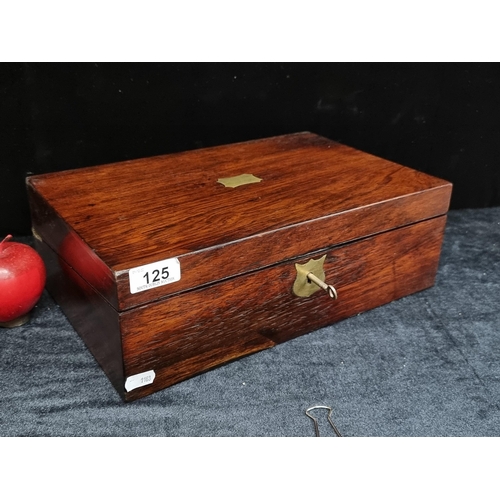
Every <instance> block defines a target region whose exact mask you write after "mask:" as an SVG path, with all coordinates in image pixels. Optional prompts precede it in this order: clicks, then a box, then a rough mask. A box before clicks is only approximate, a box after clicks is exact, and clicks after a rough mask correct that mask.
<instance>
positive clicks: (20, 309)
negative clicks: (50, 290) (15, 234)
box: [0, 235, 46, 326]
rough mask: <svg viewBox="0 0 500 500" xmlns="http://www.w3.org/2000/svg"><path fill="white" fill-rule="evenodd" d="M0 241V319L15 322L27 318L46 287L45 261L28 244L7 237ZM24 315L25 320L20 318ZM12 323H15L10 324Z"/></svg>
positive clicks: (9, 323)
mask: <svg viewBox="0 0 500 500" xmlns="http://www.w3.org/2000/svg"><path fill="white" fill-rule="evenodd" d="M11 238H12V236H11V235H8V236H7V237H6V238H5V239H4V240H3V241H2V242H1V243H0V323H5V324H4V325H3V326H16V320H20V323H17V324H22V322H26V321H27V317H26V316H27V315H28V313H29V312H30V311H31V309H33V307H34V306H35V304H36V303H37V302H38V300H39V299H40V296H41V295H42V292H43V289H44V287H45V279H46V272H45V265H44V263H43V260H42V258H41V257H40V256H39V255H38V253H37V252H36V251H35V250H33V248H31V247H30V246H28V245H24V244H23V243H15V242H11V241H9V240H10V239H11ZM24 317H26V321H23V318H24ZM11 323H14V324H11Z"/></svg>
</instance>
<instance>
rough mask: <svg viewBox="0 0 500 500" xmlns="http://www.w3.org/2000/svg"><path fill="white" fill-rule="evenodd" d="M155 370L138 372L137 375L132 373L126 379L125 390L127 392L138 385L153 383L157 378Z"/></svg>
mask: <svg viewBox="0 0 500 500" xmlns="http://www.w3.org/2000/svg"><path fill="white" fill-rule="evenodd" d="M155 376H156V374H155V371H154V370H149V371H147V372H142V373H138V374H137V375H132V376H131V377H127V380H125V390H126V391H127V392H130V391H133V390H134V389H137V388H138V387H142V386H144V385H149V384H152V383H153V380H154V379H155Z"/></svg>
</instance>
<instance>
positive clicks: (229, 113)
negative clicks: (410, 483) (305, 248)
mask: <svg viewBox="0 0 500 500" xmlns="http://www.w3.org/2000/svg"><path fill="white" fill-rule="evenodd" d="M303 130H309V131H311V132H315V133H318V134H321V135H324V136H326V137H328V138H330V139H334V140H338V141H340V142H342V143H345V144H347V145H350V146H354V147H357V148H359V149H362V150H364V151H367V152H370V153H372V154H375V155H378V156H382V157H384V158H387V159H390V160H393V161H396V162H399V163H402V164H404V165H407V166H410V167H413V168H416V169H418V170H422V171H424V172H428V173H431V174H434V175H437V176H439V177H443V178H445V179H447V180H450V181H452V182H453V183H454V193H453V197H452V208H465V207H470V208H474V207H488V206H496V205H500V174H499V163H500V154H499V150H500V141H499V139H500V65H498V64H491V63H460V64H450V63H446V64H445V63H442V64H437V63H432V64H430V63H425V64H423V63H412V64H400V63H397V64H395V63H390V64H381V63H370V64H368V63H351V64H346V63H314V64H313V63H283V64H281V63H140V64H137V63H124V64H115V63H106V64H102V63H96V64H94V63H81V64H73V63H71V64H68V63H64V64H62V63H59V64H40V63H9V64H1V65H0V134H1V142H0V172H1V188H2V189H1V194H0V236H1V235H2V234H7V233H12V234H14V235H25V234H29V232H30V216H29V210H28V204H27V199H26V194H25V187H24V178H25V176H26V175H27V174H28V173H43V172H50V171H57V170H63V169H68V168H79V167H84V166H89V165H96V164H102V163H108V162H116V161H121V160H126V159H131V158H139V157H144V156H152V155H156V154H164V153H170V152H176V151H182V150H189V149H195V148H200V147H206V146H212V145H218V144H224V143H230V142H236V141H245V140H250V139H256V138H260V137H266V136H273V135H279V134H285V133H291V132H299V131H303Z"/></svg>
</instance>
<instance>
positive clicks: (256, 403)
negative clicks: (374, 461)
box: [0, 207, 500, 436]
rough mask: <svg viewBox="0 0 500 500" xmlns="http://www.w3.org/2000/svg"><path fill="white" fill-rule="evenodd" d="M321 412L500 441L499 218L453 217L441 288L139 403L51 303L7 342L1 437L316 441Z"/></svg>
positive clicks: (358, 431) (365, 423)
mask: <svg viewBox="0 0 500 500" xmlns="http://www.w3.org/2000/svg"><path fill="white" fill-rule="evenodd" d="M290 321H293V319H292V318H290ZM315 404H322V405H328V406H331V407H332V408H333V415H332V416H333V420H334V422H335V423H336V425H337V427H338V428H339V430H340V431H341V432H342V433H343V435H345V436H498V435H499V434H500V207H497V208H488V209H476V210H459V211H451V212H450V214H449V218H448V224H447V228H446V234H445V242H444V246H443V251H442V255H441V261H440V267H439V271H438V276H437V280H436V284H435V286H434V287H433V288H430V289H428V290H425V291H423V292H420V293H418V294H415V295H412V296H409V297H405V298H403V299H401V300H399V301H396V302H393V303H391V304H388V305H385V306H383V307H380V308H378V309H375V310H372V311H368V312H366V313H364V314H361V315H358V316H355V317H353V318H350V319H348V320H345V321H342V322H339V323H337V324H334V325H332V326H329V327H327V328H323V329H321V330H318V331H316V332H313V333H311V334H309V335H305V336H303V337H300V338H298V339H295V340H292V341H290V342H287V343H284V344H281V345H279V346H277V347H274V348H273V349H269V350H267V351H264V352H260V353H257V354H254V355H252V356H249V357H247V358H244V359H241V360H239V361H235V362H233V363H230V364H228V365H225V366H223V367H220V368H217V369H214V370H212V371H210V372H208V373H205V374H203V375H200V376H197V377H194V378H192V379H190V380H188V381H185V382H182V383H180V384H178V385H176V386H173V387H171V388H167V389H165V390H163V391H161V392H159V393H156V394H154V395H151V396H148V397H147V398H144V399H142V400H139V401H136V402H133V403H127V404H125V403H122V401H121V399H120V398H119V397H118V395H117V394H116V393H115V391H114V389H113V388H112V386H111V384H110V383H109V382H108V380H107V378H106V376H105V375H104V373H103V372H102V371H101V369H100V368H99V366H98V365H97V363H96V362H95V360H94V358H93V357H92V355H91V354H90V353H89V351H88V350H87V349H86V347H85V345H84V344H83V342H82V341H81V340H80V338H79V337H78V336H77V334H76V333H75V331H74V330H73V329H72V327H71V326H70V325H69V323H68V321H67V319H66V318H65V316H64V315H63V313H62V312H61V311H60V309H59V307H58V306H57V305H55V303H54V302H53V301H52V299H51V298H50V297H49V296H48V294H47V293H46V292H45V293H44V295H43V297H42V299H41V300H40V302H39V304H38V305H37V307H36V308H35V310H34V311H33V316H32V320H31V322H30V323H29V324H27V325H25V326H23V327H19V328H13V329H0V435H2V436H314V427H313V423H312V421H311V420H310V419H308V418H307V417H306V415H305V410H306V409H307V408H308V407H309V406H312V405H315ZM317 414H318V416H319V418H320V420H319V425H320V431H321V433H322V435H324V436H333V431H332V429H331V428H329V426H328V422H327V420H326V412H321V411H319V412H318V413H317Z"/></svg>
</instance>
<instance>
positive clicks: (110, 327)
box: [35, 238, 124, 398]
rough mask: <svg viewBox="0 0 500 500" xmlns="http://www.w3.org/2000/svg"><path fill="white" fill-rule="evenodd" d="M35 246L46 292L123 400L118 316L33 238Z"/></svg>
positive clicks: (79, 277)
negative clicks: (43, 264) (43, 268)
mask: <svg viewBox="0 0 500 500" xmlns="http://www.w3.org/2000/svg"><path fill="white" fill-rule="evenodd" d="M35 246H36V249H37V251H38V252H39V253H40V255H41V256H42V258H43V260H44V262H45V265H46V268H47V285H46V286H47V290H48V291H49V293H50V294H51V295H52V297H53V298H54V300H55V301H56V302H57V303H58V304H59V306H60V307H61V309H62V311H63V312H64V314H65V315H66V317H67V318H68V320H69V322H70V323H71V325H72V326H73V328H74V329H75V330H76V331H77V332H78V334H79V335H80V337H81V338H82V339H83V341H84V342H85V344H86V345H87V347H88V349H89V350H90V352H91V353H92V354H93V356H94V358H95V359H96V360H97V362H98V363H99V365H100V366H101V368H102V369H103V370H104V372H105V374H106V375H107V377H108V378H109V380H110V381H111V383H112V385H113V386H114V388H115V389H116V390H117V391H118V393H119V394H120V396H121V397H122V398H123V397H124V389H123V387H124V378H123V360H122V346H121V336H120V326H119V318H118V313H117V312H116V311H115V310H114V309H113V308H112V307H111V306H110V305H109V303H108V302H106V301H105V300H104V299H103V298H102V296H101V295H99V294H98V293H97V292H96V291H95V289H94V288H93V287H91V286H90V285H89V284H88V283H87V282H86V281H85V280H83V279H82V278H81V276H80V275H79V274H77V273H76V272H75V271H74V270H73V269H72V268H71V267H70V266H68V265H67V264H66V262H65V261H64V260H62V259H61V258H59V257H58V256H57V255H56V254H55V253H54V252H53V250H52V249H51V248H49V247H48V246H47V245H46V244H45V243H44V242H42V241H40V240H39V239H36V238H35Z"/></svg>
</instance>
